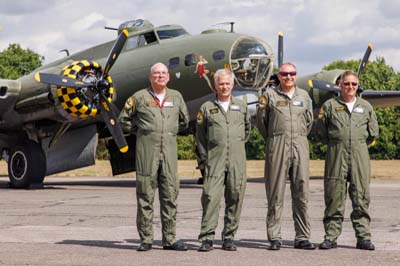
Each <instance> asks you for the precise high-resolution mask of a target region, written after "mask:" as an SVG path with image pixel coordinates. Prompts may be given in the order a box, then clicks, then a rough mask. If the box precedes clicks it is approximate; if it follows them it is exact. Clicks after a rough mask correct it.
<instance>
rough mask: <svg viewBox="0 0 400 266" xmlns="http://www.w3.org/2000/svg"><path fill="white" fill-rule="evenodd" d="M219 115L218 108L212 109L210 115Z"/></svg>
mask: <svg viewBox="0 0 400 266" xmlns="http://www.w3.org/2000/svg"><path fill="white" fill-rule="evenodd" d="M217 113H219V109H218V108H213V109H210V114H217Z"/></svg>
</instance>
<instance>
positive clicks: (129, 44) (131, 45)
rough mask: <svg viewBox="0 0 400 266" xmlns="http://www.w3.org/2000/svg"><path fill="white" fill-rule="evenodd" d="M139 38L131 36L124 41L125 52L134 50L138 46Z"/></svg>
mask: <svg viewBox="0 0 400 266" xmlns="http://www.w3.org/2000/svg"><path fill="white" fill-rule="evenodd" d="M138 38H139V36H132V37H129V38H128V40H126V50H130V49H135V48H136V47H137V46H138Z"/></svg>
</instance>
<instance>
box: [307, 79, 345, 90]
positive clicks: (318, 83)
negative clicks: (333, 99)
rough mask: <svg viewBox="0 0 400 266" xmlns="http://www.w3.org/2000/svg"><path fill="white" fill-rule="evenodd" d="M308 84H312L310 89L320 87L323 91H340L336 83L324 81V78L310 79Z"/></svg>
mask: <svg viewBox="0 0 400 266" xmlns="http://www.w3.org/2000/svg"><path fill="white" fill-rule="evenodd" d="M308 85H309V86H310V89H319V90H322V91H329V92H333V93H340V88H339V87H338V86H336V85H335V84H332V83H329V82H326V81H322V80H314V79H313V80H309V81H308Z"/></svg>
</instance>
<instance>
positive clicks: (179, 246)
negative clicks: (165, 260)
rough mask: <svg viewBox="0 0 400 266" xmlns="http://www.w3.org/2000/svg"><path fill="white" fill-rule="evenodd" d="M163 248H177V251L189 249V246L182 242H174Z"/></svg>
mask: <svg viewBox="0 0 400 266" xmlns="http://www.w3.org/2000/svg"><path fill="white" fill-rule="evenodd" d="M163 249H166V250H176V251H186V250H188V247H187V246H186V245H185V244H184V243H181V242H178V241H177V242H175V243H174V244H172V245H171V246H163Z"/></svg>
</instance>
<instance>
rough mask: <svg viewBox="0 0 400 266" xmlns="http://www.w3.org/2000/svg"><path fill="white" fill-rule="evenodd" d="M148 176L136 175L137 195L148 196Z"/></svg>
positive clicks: (149, 186) (149, 181)
mask: <svg viewBox="0 0 400 266" xmlns="http://www.w3.org/2000/svg"><path fill="white" fill-rule="evenodd" d="M150 188H151V178H150V176H144V175H138V174H136V191H137V193H138V194H148V193H149V191H151V189H150Z"/></svg>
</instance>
